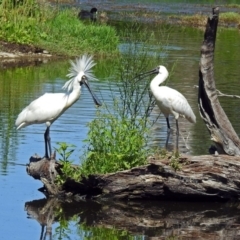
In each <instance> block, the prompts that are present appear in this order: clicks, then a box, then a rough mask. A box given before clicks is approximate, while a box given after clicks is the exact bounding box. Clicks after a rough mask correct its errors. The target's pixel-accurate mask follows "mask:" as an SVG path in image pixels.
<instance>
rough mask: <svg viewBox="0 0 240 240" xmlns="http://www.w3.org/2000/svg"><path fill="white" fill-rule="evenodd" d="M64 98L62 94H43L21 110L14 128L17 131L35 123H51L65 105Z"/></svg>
mask: <svg viewBox="0 0 240 240" xmlns="http://www.w3.org/2000/svg"><path fill="white" fill-rule="evenodd" d="M65 97H66V95H65V94H64V93H45V94H44V95H42V96H41V97H39V98H37V99H36V100H34V101H33V102H31V103H30V104H29V105H28V106H27V107H26V108H24V109H23V110H22V112H21V113H20V114H19V115H18V118H17V120H16V123H15V124H16V126H17V127H18V129H19V128H21V127H25V126H28V125H31V124H35V123H45V122H48V121H50V122H53V121H54V120H55V119H56V118H57V117H58V116H59V115H60V114H61V112H62V110H63V108H64V107H65V105H66V99H65Z"/></svg>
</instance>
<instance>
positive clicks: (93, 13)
mask: <svg viewBox="0 0 240 240" xmlns="http://www.w3.org/2000/svg"><path fill="white" fill-rule="evenodd" d="M78 18H79V19H82V20H87V19H89V20H92V21H96V19H97V8H95V7H94V8H92V9H91V10H90V11H87V10H81V11H80V12H79V13H78Z"/></svg>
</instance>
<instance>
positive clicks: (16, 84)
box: [0, 1, 240, 240]
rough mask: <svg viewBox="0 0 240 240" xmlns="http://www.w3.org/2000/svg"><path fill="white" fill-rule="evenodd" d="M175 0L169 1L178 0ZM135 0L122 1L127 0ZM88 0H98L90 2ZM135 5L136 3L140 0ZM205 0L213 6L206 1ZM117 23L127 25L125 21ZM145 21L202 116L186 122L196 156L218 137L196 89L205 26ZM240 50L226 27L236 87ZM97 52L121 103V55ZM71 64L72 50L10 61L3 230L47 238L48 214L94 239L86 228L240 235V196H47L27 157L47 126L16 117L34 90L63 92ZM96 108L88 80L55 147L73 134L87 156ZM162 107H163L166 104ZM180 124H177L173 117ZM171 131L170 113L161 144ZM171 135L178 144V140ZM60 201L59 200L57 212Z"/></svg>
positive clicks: (4, 75)
mask: <svg viewBox="0 0 240 240" xmlns="http://www.w3.org/2000/svg"><path fill="white" fill-rule="evenodd" d="M138 2H139V1H138ZM166 2H168V1H166ZM166 2H164V3H163V4H165V5H164V6H165V8H168V7H169V5H167V4H166ZM232 2H234V1H232ZM111 3H112V5H111V4H110V2H109V1H101V3H100V1H99V2H97V1H96V4H99V5H100V4H102V7H105V6H106V9H107V6H108V8H109V9H111V10H112V9H113V6H114V5H113V4H116V1H111ZM125 3H126V1H125V2H124V1H122V5H123V4H125ZM127 3H128V2H127ZM151 3H152V4H145V5H144V6H145V7H146V8H147V9H148V10H149V11H152V10H154V11H157V9H158V7H159V4H158V1H152V2H151ZM196 3H198V1H195V4H196ZM81 4H85V6H90V5H91V4H90V1H83V2H82V3H81ZM128 4H129V5H134V4H135V5H136V3H135V2H134V1H131V3H128ZM182 4H184V5H182ZM122 5H121V4H116V7H118V8H121V6H122ZM139 6H142V5H139ZM179 6H181V7H179ZM183 6H184V8H183ZM194 7H195V5H194V4H190V3H189V2H188V3H186V2H184V3H183V1H179V5H178V4H176V5H174V8H173V9H174V11H186V12H189V13H191V11H193V10H192V9H194ZM203 7H207V8H208V6H205V5H204V6H203ZM162 9H163V8H161V11H162ZM175 9H176V10H175ZM132 10H133V9H132ZM208 10H209V8H208ZM166 11H167V10H166ZM174 11H173V12H174ZM109 24H114V25H116V27H117V28H119V29H120V28H121V25H119V23H118V24H116V23H109ZM142 27H143V28H144V29H149V31H150V32H151V31H154V32H155V35H156V36H157V39H158V41H160V42H162V44H163V46H162V47H163V48H162V49H164V51H162V52H157V51H158V46H157V45H156V44H157V43H156V41H155V40H153V42H152V45H150V46H149V49H148V52H149V56H151V54H154V53H156V52H157V54H159V56H161V57H162V60H161V62H159V63H153V66H152V67H153V68H154V67H156V66H157V65H159V64H164V65H165V66H166V67H167V68H168V69H169V70H171V69H172V68H173V67H174V70H173V74H172V75H171V77H170V79H169V81H168V85H169V86H171V87H173V88H175V89H177V90H178V91H180V92H182V93H183V94H184V95H185V96H186V98H187V99H188V101H189V103H190V105H191V106H192V108H193V111H194V112H195V114H196V116H197V123H196V124H195V125H192V124H189V123H186V121H184V120H182V121H181V122H180V131H181V136H182V137H181V143H180V149H181V151H182V152H186V153H189V154H194V155H198V154H207V153H208V147H209V146H210V145H211V141H210V136H209V134H208V132H207V130H206V127H205V125H204V124H203V122H202V120H201V118H200V116H199V113H198V107H197V89H196V88H194V85H197V84H198V65H199V57H200V46H201V43H202V40H203V31H201V30H197V29H192V28H185V27H179V26H165V25H164V26H159V25H158V24H150V25H145V24H143V26H142ZM139 44H141V43H139ZM127 47H128V42H127V41H125V40H123V41H122V42H121V44H120V45H119V49H120V50H121V52H122V53H124V51H125V49H126V48H127ZM239 52H240V32H239V30H237V29H219V30H218V35H217V42H216V50H215V80H216V85H217V88H218V89H219V90H220V91H222V92H224V93H227V94H236V95H240V94H239V89H240V87H239V86H240V78H239V76H240V68H239V66H240V54H239ZM96 61H97V66H96V67H95V69H94V72H95V74H96V76H97V77H98V79H99V81H97V82H91V87H92V89H93V90H94V92H95V93H96V95H98V96H99V97H100V98H101V99H102V100H103V101H104V102H105V103H106V104H111V103H112V98H111V92H110V90H109V81H111V82H112V84H111V87H112V90H113V91H117V89H115V88H114V86H115V84H114V82H115V80H116V75H117V73H116V71H117V70H116V69H117V68H116V62H115V60H114V59H101V60H99V61H98V60H96ZM68 68H69V59H66V60H64V61H58V62H51V61H49V62H47V63H45V64H42V65H38V66H29V67H22V68H10V69H1V70H0V86H1V87H0V92H1V104H0V135H1V138H0V182H1V185H0V186H1V187H0V190H1V191H0V229H1V237H0V239H1V240H4V239H19V240H20V239H40V236H41V231H42V230H43V232H44V233H45V230H46V229H42V228H41V224H46V222H45V220H46V219H48V221H49V224H50V223H51V224H53V225H52V233H53V239H84V237H86V236H89V238H88V239H93V238H94V237H95V238H94V239H178V237H180V239H193V238H194V239H220V236H221V237H222V239H238V237H239V233H238V232H237V230H236V231H234V230H233V229H237V226H239V210H238V209H239V207H238V204H226V203H225V204H220V203H219V204H206V203H194V204H193V203H191V204H189V203H177V202H176V203H156V202H154V203H134V204H133V203H132V204H131V203H119V204H118V203H94V202H90V203H89V202H84V201H83V202H80V203H72V204H70V203H61V202H58V201H55V200H53V202H47V201H46V200H45V199H42V198H43V195H42V194H41V193H40V192H38V191H37V189H38V188H39V187H41V183H40V181H34V180H33V179H31V178H29V176H27V174H26V172H25V164H26V163H27V162H28V159H29V157H30V156H31V155H33V154H34V153H38V154H39V155H43V153H44V140H43V133H44V131H45V125H33V126H29V127H27V128H24V129H21V130H19V131H16V129H15V126H14V122H15V119H16V117H17V115H18V114H19V112H20V111H21V110H22V109H23V108H24V107H25V106H26V105H27V104H29V103H30V102H31V101H32V100H33V99H35V98H37V97H39V96H40V95H42V94H43V93H45V92H61V91H62V90H61V87H62V86H63V85H64V83H65V81H66V80H67V78H66V74H67V72H68ZM146 70H150V69H146ZM220 100H221V103H222V106H223V107H224V110H225V111H226V113H227V115H228V117H229V119H230V120H231V122H232V124H233V127H234V129H235V130H236V132H237V133H238V134H240V125H239V111H240V104H239V100H235V99H232V98H221V99H220ZM95 111H96V108H95V106H94V104H93V101H92V98H91V96H90V94H89V92H88V91H87V89H83V91H82V95H81V98H80V100H79V101H77V102H76V103H75V104H74V105H73V106H72V107H71V108H70V109H68V110H67V111H66V112H65V113H64V115H62V116H61V118H59V119H58V120H57V121H56V122H55V123H54V124H53V126H52V127H51V138H52V145H53V147H57V142H65V141H66V142H68V143H71V144H74V145H76V150H75V152H74V153H73V156H72V159H73V160H74V162H75V163H79V162H80V159H79V156H81V155H82V154H83V151H84V142H83V140H84V139H86V136H87V131H88V128H87V126H86V125H87V123H88V122H89V121H91V120H92V119H93V118H94V116H95ZM154 111H155V113H156V114H158V109H157V108H156V109H154ZM171 123H172V124H174V121H173V120H172V119H171ZM173 126H174V125H173ZM166 130H167V126H166V123H165V119H164V118H163V117H162V116H161V117H160V119H159V121H158V122H157V123H156V125H155V126H154V127H153V129H152V141H151V144H153V145H160V146H164V142H165V138H166ZM171 143H174V140H173V139H171ZM52 206H55V207H56V208H55V210H54V211H53V209H52V208H51V207H52ZM56 209H59V211H56ZM61 209H62V210H63V211H62V210H61ZM46 213H49V214H48V215H47V214H46ZM51 224H50V225H51ZM44 233H43V234H44ZM174 236H175V237H174ZM150 237H156V238H150ZM171 237H172V238H171Z"/></svg>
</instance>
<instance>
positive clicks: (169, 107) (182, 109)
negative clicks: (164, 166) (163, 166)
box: [140, 65, 196, 151]
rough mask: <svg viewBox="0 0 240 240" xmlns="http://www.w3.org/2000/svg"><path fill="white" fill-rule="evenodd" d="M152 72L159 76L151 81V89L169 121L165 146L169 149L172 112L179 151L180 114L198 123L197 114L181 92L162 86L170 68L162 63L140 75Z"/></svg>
mask: <svg viewBox="0 0 240 240" xmlns="http://www.w3.org/2000/svg"><path fill="white" fill-rule="evenodd" d="M150 74H157V76H155V77H154V78H153V80H152V81H151V83H150V89H151V92H152V94H153V96H154V97H155V99H156V104H157V106H158V107H159V109H160V111H161V112H162V113H163V114H164V116H165V118H166V121H167V127H168V136H167V140H166V145H165V147H166V149H167V145H168V140H169V135H170V130H171V128H170V124H169V119H168V117H169V115H170V114H172V115H173V116H174V117H175V119H176V129H177V131H176V135H177V139H176V150H177V151H178V136H179V128H178V118H179V116H182V117H184V118H186V119H187V120H188V121H189V122H191V123H196V116H195V115H194V113H193V110H192V108H191V107H190V105H189V103H188V101H187V99H186V98H185V97H184V96H183V95H182V94H181V93H180V92H178V91H176V90H175V89H172V88H170V87H167V86H160V84H161V83H163V82H164V81H165V80H166V79H167V77H168V70H167V69H166V67H164V66H162V65H160V66H158V67H157V68H155V69H153V70H151V71H149V72H145V73H142V74H140V75H142V76H144V75H150Z"/></svg>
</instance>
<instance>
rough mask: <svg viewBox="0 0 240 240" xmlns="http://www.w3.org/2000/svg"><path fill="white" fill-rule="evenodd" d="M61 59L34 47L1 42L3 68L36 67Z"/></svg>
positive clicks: (0, 56) (0, 60) (0, 59)
mask: <svg viewBox="0 0 240 240" xmlns="http://www.w3.org/2000/svg"><path fill="white" fill-rule="evenodd" d="M60 57H61V56H57V55H56V54H51V53H50V52H48V51H47V50H45V49H42V48H39V47H37V46H34V45H28V44H18V43H10V42H6V41H0V67H1V68H8V67H22V66H29V65H33V66H36V65H39V64H41V63H45V62H48V61H49V60H53V59H57V58H60Z"/></svg>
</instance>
